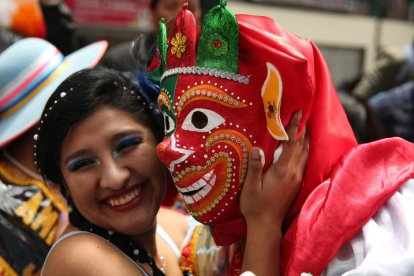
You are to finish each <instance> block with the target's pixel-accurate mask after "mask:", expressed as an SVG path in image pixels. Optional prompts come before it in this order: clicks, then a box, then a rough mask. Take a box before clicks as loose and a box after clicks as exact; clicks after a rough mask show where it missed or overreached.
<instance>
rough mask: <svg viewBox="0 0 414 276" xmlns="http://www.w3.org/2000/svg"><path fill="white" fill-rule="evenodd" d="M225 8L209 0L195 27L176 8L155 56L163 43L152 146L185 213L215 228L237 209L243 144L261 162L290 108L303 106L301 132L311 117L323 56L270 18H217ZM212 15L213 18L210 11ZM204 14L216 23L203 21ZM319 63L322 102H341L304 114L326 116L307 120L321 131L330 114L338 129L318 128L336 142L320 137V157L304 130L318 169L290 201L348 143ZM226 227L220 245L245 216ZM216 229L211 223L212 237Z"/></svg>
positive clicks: (281, 135)
mask: <svg viewBox="0 0 414 276" xmlns="http://www.w3.org/2000/svg"><path fill="white" fill-rule="evenodd" d="M227 12H228V13H229V11H228V10H227V9H226V8H225V7H222V6H218V7H216V8H213V9H212V10H211V11H210V13H209V14H207V15H206V16H205V17H204V21H203V27H202V31H201V34H200V35H199V34H198V32H197V30H196V28H195V21H194V20H193V19H191V13H189V12H188V11H186V10H185V9H184V10H182V11H181V12H180V13H179V15H178V16H177V20H176V26H175V29H174V31H173V33H172V34H171V38H170V40H169V43H168V51H167V52H165V53H164V55H163V53H162V50H161V55H162V56H164V57H162V60H164V64H163V65H162V66H164V69H165V72H164V74H163V76H162V78H161V94H160V96H159V98H158V103H159V107H160V108H161V110H162V112H163V114H164V118H165V133H166V138H165V140H164V141H163V142H162V143H161V144H159V146H158V153H159V156H160V159H161V160H162V162H163V163H164V164H165V165H166V166H167V168H168V169H169V170H170V172H171V174H172V176H173V179H174V182H175V185H176V187H177V189H178V191H179V192H180V194H181V195H182V197H183V201H184V202H185V207H186V209H187V210H188V212H189V213H190V214H191V215H192V216H193V217H195V218H196V219H197V220H199V221H200V222H202V223H204V224H208V225H212V226H214V228H215V229H219V228H220V225H224V224H228V223H230V224H231V222H232V221H233V222H234V221H235V220H240V218H242V215H241V213H240V209H239V195H240V191H241V188H242V183H243V181H244V179H245V177H246V173H247V161H248V156H249V152H250V149H251V147H252V146H258V147H260V148H262V149H263V151H264V155H265V156H264V157H265V160H264V161H265V165H264V170H266V169H267V168H268V167H269V166H270V165H271V164H272V162H274V161H275V160H276V159H277V157H278V155H279V154H280V153H281V151H282V150H283V145H281V141H284V140H287V139H288V137H287V134H286V131H285V127H286V126H287V125H288V123H289V121H290V119H291V117H292V115H293V114H294V112H296V111H298V110H301V111H302V112H303V117H302V122H301V125H300V128H299V131H301V129H302V128H303V126H304V124H305V122H306V121H307V120H308V119H309V117H310V115H311V110H312V108H313V105H314V104H315V97H316V94H317V93H318V91H316V81H317V80H316V77H315V67H314V66H315V64H314V63H313V62H314V61H315V60H316V59H318V61H319V59H320V58H321V57H320V56H319V55H318V56H316V57H315V56H314V54H315V53H314V51H315V50H316V49H315V48H313V45H312V44H310V43H309V42H308V41H304V40H302V39H300V38H298V37H296V36H294V35H292V34H289V33H288V32H286V31H285V30H284V29H282V28H281V27H280V26H279V25H277V24H276V23H275V22H274V21H272V20H271V19H269V18H265V17H254V16H248V15H243V16H237V17H234V16H233V17H234V22H233V21H232V20H233V19H232V18H230V20H229V21H231V22H230V23H228V22H227V23H223V14H226V13H227ZM217 15H218V16H219V17H220V20H215V16H217ZM224 17H225V16H224ZM230 17H231V16H230ZM211 22H213V23H214V22H215V23H214V24H218V26H215V25H214V24H213V26H211V25H208V24H209V23H211ZM222 24H224V25H225V27H220V26H221V25H222ZM234 24H235V25H234ZM204 30H206V31H205V33H203V31H204ZM234 32H236V35H234ZM160 48H161V49H162V47H160ZM196 48H197V49H196ZM316 51H317V50H316ZM317 54H319V52H317ZM162 62H163V61H162ZM323 65H324V64H323ZM324 68H325V67H324ZM324 70H325V71H323V72H321V77H318V78H319V79H321V80H322V81H323V82H324V85H325V87H321V88H318V89H319V90H321V93H320V94H321V96H320V104H321V107H322V106H327V105H329V107H330V108H335V109H338V110H339V111H337V112H336V113H335V114H332V115H330V114H329V113H328V112H322V113H321V114H319V113H320V112H319V111H317V112H315V114H314V116H313V117H314V118H312V120H313V119H315V120H321V118H322V119H324V118H325V119H324V120H325V123H326V124H327V125H325V126H324V125H321V124H323V123H324V122H322V121H321V122H320V123H316V121H315V123H313V122H310V123H309V126H308V128H307V129H308V130H310V131H313V132H314V133H318V135H319V133H320V132H321V133H323V129H324V128H325V127H328V126H330V125H331V124H330V123H331V122H330V119H329V118H330V117H332V118H333V119H334V121H333V122H332V123H335V125H336V124H338V125H337V126H336V127H333V130H335V131H336V128H341V129H339V131H338V132H337V133H335V135H331V134H330V133H329V132H330V131H327V132H326V131H325V132H326V133H327V135H325V136H322V135H321V139H320V140H319V141H320V142H321V143H324V142H328V141H331V140H334V139H337V143H341V144H342V145H341V146H339V147H338V144H337V143H332V146H334V147H335V146H336V147H335V148H334V149H332V150H331V145H327V146H326V147H325V149H326V152H325V153H326V155H325V156H326V159H327V160H320V159H321V156H322V153H321V155H318V154H314V155H312V136H311V153H310V155H312V156H314V157H312V156H311V157H310V158H309V162H312V163H313V164H315V165H312V166H311V168H312V169H313V166H314V167H315V168H316V167H317V168H318V171H317V172H316V173H310V174H308V172H307V177H305V179H309V180H310V182H309V187H308V186H306V187H304V189H303V195H300V196H299V199H298V206H300V205H301V203H303V199H304V198H306V195H307V194H308V193H309V191H310V190H312V189H313V188H314V187H315V185H317V184H319V183H320V182H319V181H320V180H322V178H324V177H325V176H326V172H327V171H328V167H329V166H330V164H331V162H332V160H333V159H335V160H336V158H337V157H338V156H339V155H340V154H341V153H342V152H343V151H344V150H345V149H348V148H349V146H350V145H354V143H355V140H354V137H353V135H352V130H351V129H350V127H349V125H348V123H347V120H346V116H345V114H344V113H343V110H342V108H341V107H340V103H339V101H338V100H337V98H336V96H334V97H332V95H330V96H329V95H328V94H332V92H333V93H335V90H334V89H332V83H331V81H330V78H329V74H327V71H326V69H324ZM318 81H319V80H318ZM318 104H319V103H318ZM326 111H327V110H326ZM326 118H328V119H326ZM311 135H312V134H311ZM341 137H342V138H343V139H342V138H341ZM327 138H329V139H327ZM338 138H339V139H338ZM345 140H348V142H345V143H344V141H345ZM316 141H317V139H315V143H319V141H318V142H316ZM331 151H332V154H331ZM313 159H315V160H313ZM326 161H327V162H326ZM309 162H308V164H309ZM316 164H318V165H319V167H318V166H316ZM308 168H309V165H308ZM315 177H316V178H315ZM230 228H231V229H230V232H231V234H230V236H232V235H233V237H230V238H229V239H227V238H225V240H222V242H221V241H219V242H218V243H219V244H226V243H228V242H232V241H234V240H237V238H240V235H241V236H243V235H244V231H245V225H244V224H240V223H235V224H234V223H233V225H232V226H231V227H230ZM215 234H216V235H215ZM221 234H222V233H220V231H217V233H215V232H214V231H213V236H214V238H215V239H216V242H217V240H218V239H221V237H222V236H223V235H221Z"/></svg>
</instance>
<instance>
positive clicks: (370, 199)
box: [281, 138, 414, 276]
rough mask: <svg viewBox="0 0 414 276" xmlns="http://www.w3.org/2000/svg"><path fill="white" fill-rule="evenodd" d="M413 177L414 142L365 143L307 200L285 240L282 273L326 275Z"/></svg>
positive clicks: (341, 163) (389, 140)
mask: <svg viewBox="0 0 414 276" xmlns="http://www.w3.org/2000/svg"><path fill="white" fill-rule="evenodd" d="M411 178H414V144H413V143H410V142H407V141H405V140H403V139H400V138H390V139H384V140H380V141H376V142H373V143H369V144H363V145H360V146H358V147H357V148H355V149H354V150H352V151H351V152H350V153H349V154H347V155H346V156H345V158H344V159H342V160H341V162H338V164H337V165H336V166H335V168H334V170H333V172H332V175H331V178H330V179H329V180H327V181H325V182H324V183H322V184H321V185H319V186H318V187H317V188H316V189H315V190H314V191H313V192H312V193H311V194H310V195H309V197H308V198H307V200H306V202H305V204H304V205H303V207H302V210H301V211H300V213H299V215H298V217H297V218H296V219H295V221H294V222H293V224H292V225H291V226H290V227H289V229H288V231H287V233H286V235H285V236H284V238H283V242H282V248H281V253H282V268H283V275H292V276H293V275H295V276H296V275H300V273H302V272H309V273H311V274H312V275H314V276H316V275H319V274H320V273H322V272H323V271H324V270H325V269H326V267H327V265H328V264H329V262H330V260H331V259H332V258H333V257H334V256H335V255H336V253H337V252H338V251H339V249H340V248H341V246H342V245H343V244H344V243H345V242H346V241H348V240H349V239H351V238H352V237H353V236H355V234H356V233H357V232H358V231H359V230H360V229H361V227H362V226H363V225H364V224H365V223H366V222H367V221H368V220H369V219H370V218H371V217H372V216H373V215H374V214H375V213H376V212H377V211H378V210H379V209H380V208H381V206H382V205H383V204H384V202H385V201H386V200H388V199H389V198H390V197H391V196H392V195H393V194H394V193H395V192H396V191H397V190H398V189H399V187H400V186H401V185H402V184H403V183H404V182H406V181H407V180H409V179H411Z"/></svg>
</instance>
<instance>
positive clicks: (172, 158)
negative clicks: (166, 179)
mask: <svg viewBox="0 0 414 276" xmlns="http://www.w3.org/2000/svg"><path fill="white" fill-rule="evenodd" d="M157 151H158V157H159V158H160V160H161V162H162V163H164V165H165V166H166V167H167V168H168V169H169V170H170V172H174V169H175V166H176V165H177V164H179V163H181V162H183V161H185V160H186V159H187V157H188V156H189V155H190V154H192V153H193V152H194V151H192V150H186V149H182V148H178V147H176V145H175V139H174V136H171V137H170V138H166V139H164V141H162V142H161V143H159V144H158V145H157Z"/></svg>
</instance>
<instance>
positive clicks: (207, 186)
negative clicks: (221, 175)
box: [178, 170, 217, 204]
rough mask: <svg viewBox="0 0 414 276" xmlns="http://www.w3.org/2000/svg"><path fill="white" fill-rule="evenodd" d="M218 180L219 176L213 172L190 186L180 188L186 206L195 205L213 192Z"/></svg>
mask: <svg viewBox="0 0 414 276" xmlns="http://www.w3.org/2000/svg"><path fill="white" fill-rule="evenodd" d="M216 179H217V176H216V175H215V174H214V170H211V171H210V172H208V173H206V174H205V175H203V176H202V177H201V178H200V179H198V180H197V181H196V182H194V183H193V184H191V185H190V186H187V187H185V188H178V191H179V192H180V193H181V194H182V196H183V200H184V202H185V203H186V204H193V203H195V202H197V201H199V200H201V199H202V198H204V197H205V196H206V195H207V194H208V193H209V192H210V191H211V189H212V188H213V186H214V184H215V183H216Z"/></svg>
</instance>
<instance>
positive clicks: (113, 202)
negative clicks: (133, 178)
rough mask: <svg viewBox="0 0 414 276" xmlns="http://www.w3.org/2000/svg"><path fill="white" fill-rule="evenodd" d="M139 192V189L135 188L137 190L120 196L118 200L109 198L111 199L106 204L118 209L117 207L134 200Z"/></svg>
mask: <svg viewBox="0 0 414 276" xmlns="http://www.w3.org/2000/svg"><path fill="white" fill-rule="evenodd" d="M140 191H141V189H140V188H137V189H135V190H133V191H131V192H129V193H128V194H126V195H122V196H120V197H118V198H111V199H109V200H108V204H109V205H111V206H112V207H118V206H122V205H125V204H128V203H130V202H131V201H132V200H134V198H136V197H137V196H138V195H139V192H140Z"/></svg>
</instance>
